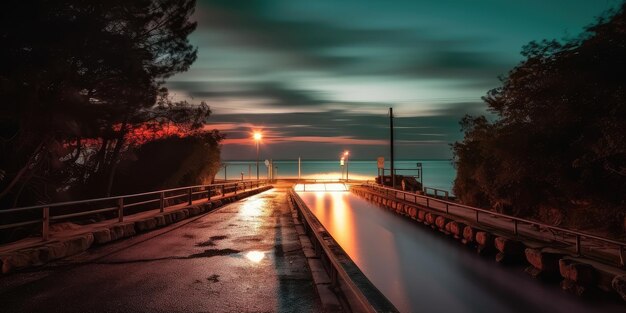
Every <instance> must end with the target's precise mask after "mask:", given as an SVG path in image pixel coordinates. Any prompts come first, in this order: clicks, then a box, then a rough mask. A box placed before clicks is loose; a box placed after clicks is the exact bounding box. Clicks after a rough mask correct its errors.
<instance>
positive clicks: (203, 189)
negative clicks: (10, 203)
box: [0, 180, 267, 241]
mask: <svg viewBox="0 0 626 313" xmlns="http://www.w3.org/2000/svg"><path fill="white" fill-rule="evenodd" d="M264 185H267V181H266V180H243V181H237V182H231V183H220V184H210V185H196V186H187V187H179V188H172V189H164V190H157V191H150V192H143V193H137V194H131V195H121V196H113V197H106V198H96V199H86V200H79V201H67V202H58V203H49V204H42V205H34V206H28V207H21V208H14V209H6V210H0V216H6V215H7V214H19V213H23V212H32V211H35V210H41V218H39V219H34V220H26V221H21V222H17V223H11V224H3V225H0V230H3V229H11V228H16V227H20V226H26V225H32V224H38V223H41V233H42V235H41V237H42V239H43V240H44V241H45V240H48V238H49V236H50V230H49V229H50V221H54V220H60V219H66V218H71V217H79V216H86V215H93V214H97V213H105V212H112V211H117V217H118V220H119V221H120V222H123V221H124V209H125V208H131V207H137V206H140V205H146V204H152V203H154V204H156V203H158V205H159V206H158V209H159V210H160V212H163V210H164V209H165V207H166V203H167V201H168V200H172V199H180V198H184V199H186V201H187V204H188V205H191V204H192V202H193V201H194V200H199V199H202V198H204V197H206V199H207V201H208V200H211V197H213V196H215V195H219V194H222V195H224V194H226V193H230V192H234V193H235V194H237V191H239V190H242V191H243V190H247V189H252V188H258V187H260V186H264ZM152 198H154V199H152ZM194 198H195V199H194ZM138 199H139V200H138ZM132 200H134V202H132ZM111 203H114V205H113V206H111ZM181 203H184V202H181ZM79 204H91V205H93V204H103V205H104V206H105V207H104V208H98V209H91V210H81V211H80V212H76V213H69V214H62V215H54V214H53V213H54V211H52V210H51V209H54V208H61V207H71V206H76V205H79ZM178 204H180V203H177V204H175V205H178ZM154 209H156V208H154ZM0 220H1V219H0Z"/></svg>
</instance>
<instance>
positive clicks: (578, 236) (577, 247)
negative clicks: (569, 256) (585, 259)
mask: <svg viewBox="0 0 626 313" xmlns="http://www.w3.org/2000/svg"><path fill="white" fill-rule="evenodd" d="M576 254H577V255H579V256H580V255H582V251H581V247H580V235H579V234H576Z"/></svg>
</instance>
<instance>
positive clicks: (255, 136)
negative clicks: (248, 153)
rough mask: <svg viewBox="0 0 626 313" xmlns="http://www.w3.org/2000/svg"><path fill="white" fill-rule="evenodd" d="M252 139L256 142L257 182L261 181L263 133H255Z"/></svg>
mask: <svg viewBox="0 0 626 313" xmlns="http://www.w3.org/2000/svg"><path fill="white" fill-rule="evenodd" d="M252 138H254V141H255V142H256V180H259V143H260V142H261V138H263V135H262V134H261V132H258V131H257V132H254V134H253V135H252Z"/></svg>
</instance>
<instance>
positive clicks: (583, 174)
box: [453, 4, 626, 231]
mask: <svg viewBox="0 0 626 313" xmlns="http://www.w3.org/2000/svg"><path fill="white" fill-rule="evenodd" d="M625 8H626V4H622V6H621V7H620V8H619V9H617V10H614V11H610V12H608V13H607V14H605V15H604V16H603V17H601V18H599V19H598V20H597V22H596V23H595V24H593V25H591V26H589V27H588V28H587V29H586V31H585V32H584V33H583V34H581V35H580V36H579V37H577V38H575V39H572V40H567V41H565V42H560V41H556V40H551V41H542V42H531V43H529V44H528V45H527V46H525V47H524V49H523V52H522V54H523V55H524V56H525V57H526V59H525V60H524V61H523V62H521V63H520V64H519V65H518V66H517V67H515V68H514V69H513V70H512V71H511V72H510V73H509V74H508V77H506V78H505V79H504V80H503V81H502V86H501V87H499V88H496V89H493V90H491V91H490V92H489V93H488V94H487V96H485V97H484V98H483V99H484V101H485V102H486V103H487V105H488V107H489V109H490V111H491V112H492V113H494V114H495V115H496V116H497V119H496V120H495V121H494V122H488V121H487V120H486V119H485V118H483V117H478V118H474V117H465V118H464V119H463V121H462V126H463V130H464V132H465V138H464V140H463V141H461V142H457V143H455V144H454V147H453V149H454V153H455V162H456V166H457V169H458V176H457V179H456V181H455V184H454V191H455V194H457V196H458V197H459V198H460V199H461V200H462V201H463V202H466V203H469V204H475V205H480V206H490V207H494V208H495V209H498V210H500V211H503V212H507V213H512V214H518V215H522V216H527V217H536V218H540V219H541V220H543V221H547V222H552V223H566V224H568V225H571V226H575V227H591V228H594V227H595V228H599V227H604V226H607V225H608V226H609V230H613V231H615V230H618V229H619V228H620V226H621V225H620V224H621V222H620V221H623V218H624V213H625V212H624V206H625V205H626V203H625V199H624V194H626V132H625V131H624V130H625V129H626V90H625V86H626V72H625V71H624V69H626V58H624V55H626V12H625V10H626V9H625ZM622 231H623V230H622Z"/></svg>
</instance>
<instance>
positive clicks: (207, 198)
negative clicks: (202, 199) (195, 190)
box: [206, 186, 211, 201]
mask: <svg viewBox="0 0 626 313" xmlns="http://www.w3.org/2000/svg"><path fill="white" fill-rule="evenodd" d="M206 200H207V201H211V186H209V192H208V193H207V197H206Z"/></svg>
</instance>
